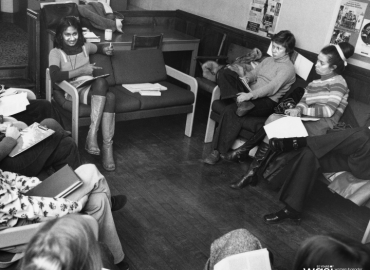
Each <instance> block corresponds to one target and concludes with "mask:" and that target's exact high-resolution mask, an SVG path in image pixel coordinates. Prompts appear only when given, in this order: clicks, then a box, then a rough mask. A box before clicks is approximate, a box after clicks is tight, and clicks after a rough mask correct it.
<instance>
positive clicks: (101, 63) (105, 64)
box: [90, 53, 116, 86]
mask: <svg viewBox="0 0 370 270" xmlns="http://www.w3.org/2000/svg"><path fill="white" fill-rule="evenodd" d="M90 63H95V64H96V66H97V67H102V69H94V73H93V75H94V76H99V75H103V74H110V76H109V77H107V78H106V80H107V81H108V85H109V86H113V85H115V84H116V81H115V79H114V73H113V67H112V62H111V56H108V55H103V54H100V53H96V54H92V55H90Z"/></svg>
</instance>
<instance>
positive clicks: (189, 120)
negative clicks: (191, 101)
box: [185, 105, 195, 137]
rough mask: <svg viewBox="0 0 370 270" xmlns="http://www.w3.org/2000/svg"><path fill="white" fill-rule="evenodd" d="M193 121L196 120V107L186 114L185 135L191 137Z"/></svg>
mask: <svg viewBox="0 0 370 270" xmlns="http://www.w3.org/2000/svg"><path fill="white" fill-rule="evenodd" d="M194 106H195V105H194ZM193 122H194V108H193V112H192V113H188V114H187V116H186V126H185V135H186V136H188V137H191V134H192V132H193Z"/></svg>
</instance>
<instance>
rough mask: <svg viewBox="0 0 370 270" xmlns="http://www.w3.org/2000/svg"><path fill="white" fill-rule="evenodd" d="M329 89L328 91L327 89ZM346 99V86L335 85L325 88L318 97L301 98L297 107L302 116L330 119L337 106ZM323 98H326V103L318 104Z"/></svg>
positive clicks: (306, 96) (305, 96)
mask: <svg viewBox="0 0 370 270" xmlns="http://www.w3.org/2000/svg"><path fill="white" fill-rule="evenodd" d="M327 88H329V89H327ZM328 90H329V91H328ZM346 96H347V97H348V88H347V86H346V85H343V84H339V83H335V84H332V85H330V86H326V87H325V89H323V90H322V91H321V92H319V95H312V96H308V95H306V92H305V95H304V96H303V97H302V99H301V101H300V102H299V103H298V104H297V107H298V108H300V109H301V112H302V114H303V115H308V116H314V117H332V116H333V115H334V113H335V112H336V110H337V109H338V107H339V105H340V104H341V103H342V102H343V101H344V99H345V100H346V99H347V97H346ZM323 97H325V98H327V102H326V103H322V102H320V99H322V98H323Z"/></svg>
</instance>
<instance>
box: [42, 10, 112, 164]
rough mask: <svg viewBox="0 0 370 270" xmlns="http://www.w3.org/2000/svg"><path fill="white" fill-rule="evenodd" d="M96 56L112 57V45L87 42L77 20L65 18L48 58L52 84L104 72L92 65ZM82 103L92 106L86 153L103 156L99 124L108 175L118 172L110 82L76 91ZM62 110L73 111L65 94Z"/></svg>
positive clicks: (101, 80)
mask: <svg viewBox="0 0 370 270" xmlns="http://www.w3.org/2000/svg"><path fill="white" fill-rule="evenodd" d="M96 52H99V53H102V54H106V55H113V47H110V46H109V44H101V45H98V46H97V45H95V44H93V43H89V42H85V38H84V37H83V34H82V28H81V25H80V23H79V21H78V20H77V18H75V17H72V16H70V17H65V18H64V19H62V20H61V22H60V24H59V25H58V26H57V28H56V33H55V38H54V49H52V50H51V51H50V54H49V65H50V77H51V80H52V81H53V82H61V81H63V80H67V81H69V80H76V79H78V78H79V77H81V76H92V74H93V71H94V69H101V67H97V66H95V64H94V63H92V64H90V62H89V55H90V54H94V53H96ZM77 90H78V92H79V97H80V102H81V103H83V104H88V105H91V115H90V117H91V124H90V129H89V133H88V135H87V138H86V145H85V149H86V151H87V152H88V153H90V154H92V155H100V149H99V145H98V141H97V132H98V129H99V125H100V122H101V123H102V134H103V148H102V149H103V150H102V156H103V167H104V169H106V170H107V171H113V170H115V163H114V159H113V135H114V129H115V113H114V110H115V96H114V94H113V93H111V92H109V91H108V82H107V81H106V80H105V79H104V78H98V79H97V80H95V81H94V82H93V83H92V84H91V85H89V86H87V87H82V88H78V89H77ZM54 98H55V99H56V101H57V102H58V103H59V104H61V106H62V107H63V108H68V107H69V108H71V101H70V100H71V97H70V96H69V95H67V94H66V97H65V98H62V99H61V100H59V98H58V96H57V95H55V97H54Z"/></svg>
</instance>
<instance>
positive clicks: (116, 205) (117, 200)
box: [110, 195, 127, 212]
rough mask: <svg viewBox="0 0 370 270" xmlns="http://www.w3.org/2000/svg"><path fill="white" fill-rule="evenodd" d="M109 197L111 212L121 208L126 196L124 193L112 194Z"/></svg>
mask: <svg viewBox="0 0 370 270" xmlns="http://www.w3.org/2000/svg"><path fill="white" fill-rule="evenodd" d="M110 199H111V201H112V207H111V210H112V212H114V211H118V210H120V209H122V208H123V207H124V206H125V204H126V203H127V197H126V196H125V195H116V196H112V197H111V198H110Z"/></svg>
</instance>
